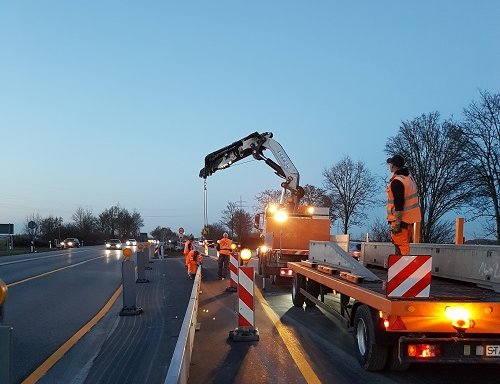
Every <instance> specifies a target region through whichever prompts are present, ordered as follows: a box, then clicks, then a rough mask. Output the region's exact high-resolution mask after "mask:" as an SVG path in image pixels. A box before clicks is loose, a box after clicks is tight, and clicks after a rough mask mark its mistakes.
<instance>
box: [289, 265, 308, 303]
mask: <svg viewBox="0 0 500 384" xmlns="http://www.w3.org/2000/svg"><path fill="white" fill-rule="evenodd" d="M305 287H306V279H305V278H304V276H302V275H300V274H298V273H297V274H295V276H294V277H293V283H292V303H293V305H295V306H296V307H302V306H304V301H305V300H306V297H305V296H304V295H303V294H302V293H301V292H300V288H303V289H305Z"/></svg>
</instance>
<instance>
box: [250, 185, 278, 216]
mask: <svg viewBox="0 0 500 384" xmlns="http://www.w3.org/2000/svg"><path fill="white" fill-rule="evenodd" d="M280 198H281V190H272V189H266V190H265V191H262V192H260V193H259V194H258V195H257V196H255V200H257V212H263V211H264V210H265V209H266V206H267V205H268V204H278V203H279V201H280Z"/></svg>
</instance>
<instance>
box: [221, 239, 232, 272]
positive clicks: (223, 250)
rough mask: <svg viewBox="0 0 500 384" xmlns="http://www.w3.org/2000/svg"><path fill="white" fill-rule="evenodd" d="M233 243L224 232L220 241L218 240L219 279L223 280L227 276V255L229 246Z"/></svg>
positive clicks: (229, 250) (229, 252)
mask: <svg viewBox="0 0 500 384" xmlns="http://www.w3.org/2000/svg"><path fill="white" fill-rule="evenodd" d="M232 243H233V241H232V240H231V239H230V238H229V237H228V234H227V233H226V232H224V234H223V235H222V239H220V240H219V244H218V247H219V250H218V251H219V260H218V267H219V269H218V275H219V279H221V280H224V278H225V277H226V276H227V271H228V269H229V255H230V254H231V244H232Z"/></svg>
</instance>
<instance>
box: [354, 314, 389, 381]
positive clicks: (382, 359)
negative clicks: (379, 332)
mask: <svg viewBox="0 0 500 384" xmlns="http://www.w3.org/2000/svg"><path fill="white" fill-rule="evenodd" d="M354 337H355V341H356V346H357V348H356V357H357V358H358V361H359V363H360V364H361V366H362V367H363V368H364V369H365V370H367V371H380V370H382V369H383V368H384V366H385V363H386V361H387V347H385V346H383V345H379V344H376V341H375V327H374V324H373V319H372V315H371V312H370V308H369V307H368V306H366V305H361V306H360V307H359V308H358V309H357V311H356V315H355V316H354Z"/></svg>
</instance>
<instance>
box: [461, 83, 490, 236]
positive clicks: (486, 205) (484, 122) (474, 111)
mask: <svg viewBox="0 0 500 384" xmlns="http://www.w3.org/2000/svg"><path fill="white" fill-rule="evenodd" d="M480 94H481V100H480V101H479V103H477V102H472V103H471V104H470V105H469V107H468V108H465V109H464V116H465V121H464V123H463V126H462V130H461V132H460V133H461V134H462V135H463V136H464V138H465V139H466V145H465V146H464V151H465V153H466V154H467V158H468V162H469V165H470V166H471V168H472V174H473V175H474V177H472V178H471V179H470V180H471V181H472V182H473V183H474V185H475V186H476V187H477V188H478V192H477V194H476V196H475V199H474V200H473V201H472V206H473V207H474V208H475V211H476V212H477V213H478V214H479V215H480V216H483V217H487V218H490V219H491V221H489V222H487V223H486V225H485V226H484V229H485V231H486V233H485V235H486V236H488V235H493V234H494V235H495V236H496V239H497V241H500V94H498V93H497V94H493V95H492V94H490V93H489V92H486V91H481V92H480ZM493 223H495V224H494V225H492V224H493Z"/></svg>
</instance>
